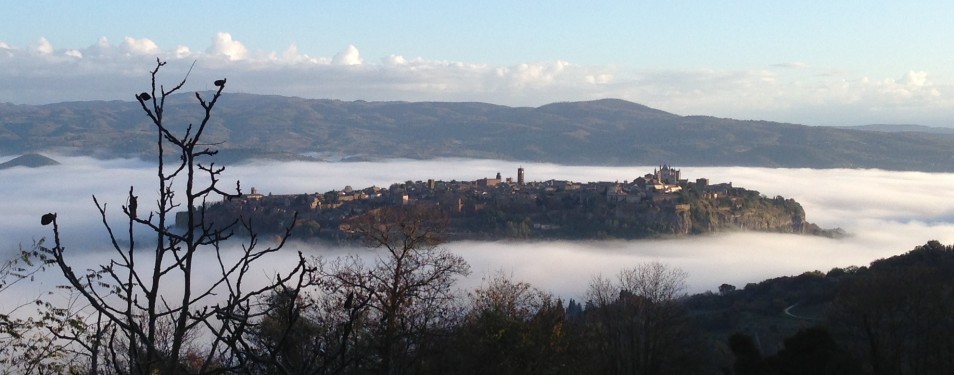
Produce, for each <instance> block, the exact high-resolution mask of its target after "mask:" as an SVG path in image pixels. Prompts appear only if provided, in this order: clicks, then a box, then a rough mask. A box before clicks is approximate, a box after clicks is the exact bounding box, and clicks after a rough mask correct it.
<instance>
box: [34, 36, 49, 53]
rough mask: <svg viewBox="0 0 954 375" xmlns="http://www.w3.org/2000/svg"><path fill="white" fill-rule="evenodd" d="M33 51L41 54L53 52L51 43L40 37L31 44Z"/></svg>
mask: <svg viewBox="0 0 954 375" xmlns="http://www.w3.org/2000/svg"><path fill="white" fill-rule="evenodd" d="M33 51H34V52H36V53H38V54H41V55H50V54H52V53H53V44H52V43H50V41H49V40H46V38H43V37H41V38H40V40H37V41H36V43H35V44H34V45H33Z"/></svg>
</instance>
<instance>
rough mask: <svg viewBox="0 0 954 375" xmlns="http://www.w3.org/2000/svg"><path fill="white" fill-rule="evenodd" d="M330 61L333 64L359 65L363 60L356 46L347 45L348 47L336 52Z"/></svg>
mask: <svg viewBox="0 0 954 375" xmlns="http://www.w3.org/2000/svg"><path fill="white" fill-rule="evenodd" d="M331 63H332V64H335V65H361V64H362V63H363V61H362V60H361V53H360V52H358V47H355V46H354V45H348V48H345V50H344V51H341V52H338V54H336V55H335V57H334V58H332V59H331Z"/></svg>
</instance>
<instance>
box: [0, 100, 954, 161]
mask: <svg viewBox="0 0 954 375" xmlns="http://www.w3.org/2000/svg"><path fill="white" fill-rule="evenodd" d="M200 114H201V109H200V108H199V107H198V105H197V104H196V103H195V99H194V97H193V96H192V95H191V94H189V95H185V94H183V95H176V96H173V97H170V98H168V99H167V108H166V113H165V117H166V119H167V120H168V121H169V122H168V124H169V126H171V127H173V128H175V129H180V130H181V129H184V128H185V126H186V125H188V124H189V123H197V122H198V121H199V117H198V116H199V115H200ZM862 129H863V128H862ZM913 129H914V131H904V132H896V133H885V132H883V131H869V130H859V129H847V128H835V127H814V126H805V125H796V124H786V123H777V122H770V121H740V120H733V119H725V118H715V117H708V116H679V115H675V114H672V113H668V112H665V111H661V110H658V109H653V108H650V107H646V106H643V105H640V104H636V103H631V102H627V101H624V100H619V99H603V100H594V101H585V102H563V103H553V104H548V105H544V106H541V107H537V108H530V107H507V106H501V105H494V104H487V103H474V102H366V101H340V100H324V99H302V98H295V97H283V96H274V95H255V94H226V95H224V96H223V97H222V99H221V100H220V102H219V105H218V106H217V107H216V110H215V112H214V113H213V119H212V122H211V125H210V128H209V129H208V131H207V134H205V136H204V137H205V139H206V140H208V141H209V142H213V143H217V144H219V146H218V147H219V148H220V149H222V156H223V157H224V158H225V159H227V161H229V162H235V161H239V160H244V159H249V158H270V159H302V158H312V159H316V158H317V159H334V160H338V159H342V158H343V159H345V160H375V159H382V158H412V159H430V158H438V157H463V158H488V159H505V160H515V161H528V162H552V163H561V164H574V165H656V164H659V163H671V164H677V165H683V166H717V165H722V166H727V165H738V166H761V167H791V168H798V167H804V168H881V169H889V170H918V171H945V172H954V134H943V133H937V132H925V131H919V130H918V129H919V128H913ZM155 137H156V135H155V132H154V130H153V129H152V128H151V127H150V124H149V122H148V120H147V118H146V117H145V115H144V114H143V113H142V111H141V109H140V108H139V105H138V103H134V102H123V101H97V102H71V103H59V104H49V105H41V106H31V105H11V104H0V154H7V155H9V154H18V153H23V152H26V151H37V150H39V151H44V150H61V151H62V150H65V151H68V152H72V153H81V154H87V155H97V156H146V157H148V156H150V155H153V153H154V151H153V149H154V147H155Z"/></svg>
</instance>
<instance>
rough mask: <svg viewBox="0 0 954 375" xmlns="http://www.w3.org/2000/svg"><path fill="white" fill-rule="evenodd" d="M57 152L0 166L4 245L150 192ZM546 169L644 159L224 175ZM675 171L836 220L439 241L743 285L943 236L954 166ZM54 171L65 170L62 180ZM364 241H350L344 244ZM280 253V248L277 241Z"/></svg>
mask: <svg viewBox="0 0 954 375" xmlns="http://www.w3.org/2000/svg"><path fill="white" fill-rule="evenodd" d="M54 159H56V160H58V161H60V162H61V163H62V164H61V165H55V166H49V167H43V168H36V169H30V168H22V167H20V168H12V169H7V170H2V171H0V176H2V179H0V191H2V192H3V193H4V195H5V196H8V197H17V199H15V200H8V201H7V202H6V203H5V209H6V210H7V212H10V213H11V214H7V215H4V217H3V222H2V223H0V224H2V225H0V243H2V244H4V249H3V250H4V252H5V253H6V254H11V253H10V251H11V250H13V249H15V244H17V243H21V244H24V245H29V241H30V240H31V239H39V238H43V237H48V236H49V233H47V232H46V231H45V229H47V228H45V227H42V226H39V225H38V223H39V217H40V216H41V215H42V214H44V213H46V212H50V211H55V212H57V213H58V216H59V220H60V222H61V223H62V225H63V226H64V235H63V237H64V241H66V245H67V246H68V247H69V249H70V252H71V256H77V257H85V256H95V254H97V253H98V251H97V249H104V248H105V247H106V246H107V245H108V242H107V237H106V236H105V233H104V230H103V228H102V224H101V223H100V222H99V221H97V220H90V218H93V217H96V216H97V215H98V213H97V212H96V209H95V206H93V203H92V198H91V195H93V194H95V195H96V196H97V198H99V199H100V201H101V202H106V203H107V205H108V206H107V207H109V208H110V209H109V211H110V212H111V213H112V214H111V215H110V217H111V218H114V219H117V220H118V218H119V217H120V213H119V212H118V211H117V210H118V209H119V207H120V205H122V204H124V201H123V197H124V196H125V193H126V192H128V189H129V186H135V187H136V189H137V192H138V193H137V194H139V195H140V202H150V201H152V200H154V198H152V197H150V196H151V195H152V194H155V193H154V191H155V187H154V186H153V184H151V183H148V182H144V181H149V180H150V177H151V176H152V175H153V173H154V171H153V170H152V168H153V167H152V165H153V164H152V163H150V162H145V161H140V160H137V159H110V160H99V159H94V158H90V157H69V156H55V157H54ZM519 166H522V167H523V168H525V170H526V174H527V179H528V180H533V181H545V180H549V179H558V180H560V179H566V180H573V181H622V180H631V179H633V178H635V177H637V176H641V175H643V174H645V173H647V171H652V170H653V168H658V166H657V167H654V166H631V167H605V166H566V165H558V164H542V163H514V162H511V161H500V160H478V159H441V160H427V161H420V160H382V161H377V162H349V163H340V162H339V163H328V162H255V163H250V164H243V165H237V166H230V167H228V169H227V171H228V173H227V175H228V180H226V181H225V182H223V186H234V184H233V182H231V181H234V180H240V181H241V183H242V186H243V189H248V188H250V187H255V188H256V189H257V190H258V191H259V192H261V193H263V194H269V193H272V194H298V193H304V192H311V193H313V192H325V191H330V190H341V189H343V188H344V187H345V186H346V185H351V186H384V187H386V186H388V185H390V184H392V183H394V182H401V181H406V180H413V181H417V180H423V181H426V180H427V179H430V178H434V179H444V180H448V181H449V180H455V179H456V180H477V179H480V178H488V177H493V176H494V175H495V174H496V173H498V172H500V173H501V174H502V175H503V176H504V177H508V176H509V177H515V176H516V168H517V167H519ZM681 170H682V174H683V176H684V177H686V178H693V179H694V178H697V177H700V178H701V177H707V178H709V179H711V180H712V181H731V182H732V183H733V184H734V185H736V186H744V187H746V188H748V189H752V190H757V191H759V192H761V193H762V194H765V195H768V196H775V195H781V196H784V197H786V198H794V199H796V200H797V201H798V202H799V203H801V204H802V206H803V207H804V209H805V212H806V214H807V219H808V220H809V221H811V222H814V223H816V224H818V225H820V226H822V227H825V228H835V227H840V228H843V229H844V230H845V231H846V232H848V233H849V236H848V237H846V238H841V239H829V238H819V237H812V236H802V235H786V234H767V233H722V234H716V235H711V236H702V237H698V238H679V239H664V240H636V241H559V242H554V241H544V242H519V241H502V242H454V243H449V244H447V245H446V247H447V248H449V249H451V250H453V251H454V252H455V253H458V254H460V255H462V256H464V257H465V258H466V259H467V260H468V261H469V262H470V263H471V264H472V267H473V269H474V271H475V272H474V274H473V275H472V279H471V280H470V281H469V282H468V283H469V284H466V283H465V285H470V286H476V285H479V283H480V281H479V280H480V278H481V277H482V276H486V275H487V274H492V273H493V272H495V271H497V270H501V269H502V270H505V271H507V272H512V273H513V275H514V276H515V277H517V278H518V279H522V280H527V281H530V282H533V283H534V284H535V285H539V286H540V287H543V288H546V289H549V290H552V291H553V292H555V293H559V294H560V295H565V296H568V297H577V298H578V297H580V296H581V294H582V293H583V290H582V289H581V288H582V287H583V286H585V285H586V283H587V282H588V280H589V278H591V277H592V276H594V275H596V274H600V273H604V274H614V273H615V272H617V271H618V270H619V267H620V265H625V264H635V263H640V262H644V261H660V262H664V263H666V264H671V265H674V266H679V267H681V268H683V269H685V270H686V271H688V272H689V287H690V290H691V291H693V292H701V291H705V290H714V289H715V288H716V287H718V286H719V285H721V284H723V283H729V284H733V285H737V286H739V287H741V286H744V285H745V284H746V283H750V282H758V281H761V280H763V279H765V278H769V277H776V276H782V275H794V274H799V273H801V272H804V271H811V270H821V271H827V270H829V269H831V268H833V267H845V266H852V265H855V266H862V265H866V264H867V263H869V262H871V261H872V260H875V259H878V258H882V257H887V256H891V255H896V254H900V253H903V252H905V251H907V250H910V249H911V248H913V247H914V246H915V245H919V244H922V243H924V242H925V241H927V240H929V239H936V240H938V241H941V242H942V243H951V242H954V191H951V189H949V188H948V186H951V184H954V174H948V173H923V172H893V171H884V170H862V169H823V170H817V169H777V168H747V167H682V168H681ZM54 181H70V183H69V184H60V183H55V182H54ZM292 248H295V249H301V250H303V251H305V252H306V253H309V254H312V253H313V254H329V253H330V254H340V253H341V252H345V251H349V250H347V249H342V248H338V247H335V246H331V245H327V244H317V245H316V244H302V243H295V244H294V245H293V246H292ZM352 250H354V251H358V252H361V251H365V252H366V250H363V249H352ZM288 253H289V254H291V253H293V252H292V251H289V252H288Z"/></svg>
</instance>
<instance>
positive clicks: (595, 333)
mask: <svg viewBox="0 0 954 375" xmlns="http://www.w3.org/2000/svg"><path fill="white" fill-rule="evenodd" d="M431 214H432V212H431V211H428V210H426V209H419V208H403V209H399V210H392V211H388V212H379V215H375V216H373V217H364V218H363V219H362V220H363V221H362V222H353V224H354V225H355V227H356V228H358V230H360V231H361V235H362V236H363V238H364V239H365V240H366V241H368V242H367V244H368V245H369V246H370V247H374V248H377V249H378V250H377V251H376V254H378V255H379V256H378V257H376V258H375V260H373V261H368V260H365V259H366V257H360V256H359V255H348V256H342V257H336V258H314V259H312V260H311V261H309V264H310V265H311V267H309V271H308V272H307V275H306V276H305V277H306V278H307V282H306V283H305V287H303V288H300V289H276V290H275V291H274V292H272V293H269V294H267V295H263V296H261V299H260V300H258V302H260V303H261V305H260V306H259V307H258V309H260V311H261V312H263V313H262V314H261V315H256V317H255V318H254V321H252V322H249V324H248V325H246V326H245V327H244V328H243V329H244V332H241V333H240V335H239V336H240V337H239V338H235V337H233V339H234V340H236V341H239V342H241V343H242V345H239V346H236V348H237V350H235V352H233V353H231V355H229V356H221V355H219V354H221V353H218V354H216V355H213V356H209V355H207V354H203V353H208V352H209V350H210V345H211V344H213V343H214V342H215V340H211V339H208V338H204V337H201V336H196V337H192V338H191V339H190V341H189V345H187V346H186V347H185V348H184V352H183V355H181V356H179V359H178V363H176V364H174V365H171V366H170V365H169V364H168V363H162V361H165V360H167V359H168V358H169V357H170V356H169V355H168V353H166V354H161V355H159V356H157V357H156V360H155V362H153V363H138V364H137V363H136V361H138V360H141V359H142V358H135V356H133V358H130V355H129V354H128V353H130V352H128V351H126V352H125V353H123V352H122V351H121V350H120V353H119V354H117V352H116V350H118V349H124V348H125V349H128V348H126V347H125V345H128V344H129V343H128V342H125V341H124V340H117V341H110V340H105V338H103V337H100V338H99V339H100V340H103V342H102V344H103V345H107V343H108V346H111V347H112V351H113V352H112V353H110V351H106V350H102V351H99V352H97V353H90V352H88V351H87V350H88V348H87V347H84V346H83V345H79V344H78V343H77V342H76V341H75V340H74V341H71V340H69V337H74V338H79V337H85V339H87V340H93V339H92V336H91V335H93V334H99V335H102V334H104V331H103V330H97V329H96V327H94V326H92V325H91V324H90V323H91V322H95V320H91V319H90V317H91V315H93V314H95V313H96V312H95V310H90V309H89V308H88V307H87V308H79V309H74V310H69V309H65V308H64V307H62V306H54V305H53V304H50V303H46V302H44V303H42V304H41V305H40V306H39V307H38V311H40V312H41V313H40V314H38V316H35V317H31V318H30V319H28V320H18V319H15V318H13V317H11V316H6V315H4V316H2V321H3V324H2V325H0V327H2V330H0V332H2V335H0V343H2V344H3V345H2V347H0V348H2V351H0V352H2V354H3V358H2V363H3V365H4V366H6V369H5V371H3V373H48V372H51V371H52V372H59V373H98V374H128V373H150V374H152V373H183V374H188V373H247V374H489V373H492V374H581V373H587V374H738V375H744V374H947V373H952V371H954V336H952V335H951V334H950V333H951V332H954V247H952V246H949V245H947V246H945V245H942V244H940V243H939V242H937V241H930V242H928V243H927V244H925V245H922V246H918V247H916V248H915V249H914V250H912V251H910V252H908V253H907V254H904V255H899V256H895V257H892V258H888V259H882V260H877V261H875V262H873V263H871V265H870V266H867V267H849V268H835V269H832V270H830V271H828V272H827V273H822V272H818V271H814V272H806V273H804V274H801V275H798V276H791V277H780V278H775V279H770V280H765V281H763V282H760V283H752V284H748V285H746V286H744V287H742V288H735V287H734V286H731V285H727V284H724V285H722V286H721V287H720V288H719V291H718V292H717V293H714V292H707V293H702V294H696V295H686V294H685V293H684V287H685V284H684V282H685V278H686V276H687V275H686V274H685V273H684V272H682V271H681V270H679V269H675V268H671V267H668V266H666V265H664V264H661V263H645V264H637V265H632V266H631V267H624V268H623V269H621V270H618V272H616V273H614V274H612V275H611V276H607V275H594V277H593V278H592V280H591V281H590V283H589V285H588V287H587V293H586V296H585V298H584V300H582V301H576V300H573V299H570V300H564V299H562V298H560V297H558V296H554V295H553V294H551V293H549V292H547V291H545V290H543V289H540V288H538V287H536V286H533V285H531V284H529V283H526V282H522V281H519V280H515V279H514V278H513V277H512V276H510V275H507V274H506V273H503V272H498V273H496V274H493V275H487V276H486V277H485V279H484V282H483V283H482V285H481V286H480V287H478V288H476V289H474V290H470V291H460V290H458V288H457V286H456V282H457V281H459V279H460V278H461V277H464V276H466V275H468V273H469V267H468V265H467V264H466V262H464V261H463V260H462V259H461V258H460V257H459V256H457V255H454V254H451V253H448V252H446V251H444V250H442V249H441V248H440V247H439V246H438V245H439V242H437V240H438V237H436V236H435V235H436V234H437V232H435V231H434V229H435V228H438V227H437V226H435V225H439V224H440V220H439V219H435V216H433V215H431ZM42 249H43V247H42V244H40V249H39V250H38V251H40V253H42V251H43V250H42ZM40 253H34V254H33V255H34V256H35V255H38V254H40ZM22 259H26V257H25V258H22ZM22 259H21V262H18V263H8V267H7V268H4V271H5V273H6V276H7V278H6V279H7V280H9V278H10V276H16V275H19V276H23V275H22V274H19V273H17V272H13V273H12V274H11V272H10V270H21V271H22V270H25V269H27V267H24V266H25V265H24V264H23V263H22ZM11 264H13V265H14V266H13V267H10V266H9V265H11ZM84 314H86V315H84ZM115 329H116V330H121V329H122V328H121V327H116V328H115ZM167 329H168V330H174V328H173V327H167ZM66 330H71V331H72V332H73V334H72V336H70V335H63V334H62V332H64V331H66ZM81 332H86V335H85V336H84V335H82V334H77V333H81ZM105 332H112V334H113V335H116V334H117V331H108V330H107V331H105ZM211 332H213V333H214V331H211ZM208 333H209V332H206V334H208ZM118 337H122V335H118ZM94 341H95V340H94ZM160 347H164V348H165V349H164V350H170V348H169V347H168V346H164V345H160ZM93 355H96V356H98V358H94V357H92V356H93ZM134 365H135V366H134ZM147 370H148V371H147Z"/></svg>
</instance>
